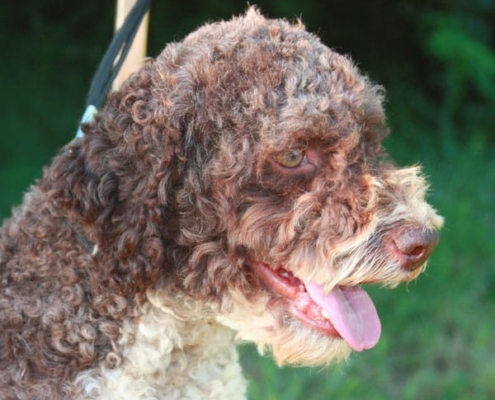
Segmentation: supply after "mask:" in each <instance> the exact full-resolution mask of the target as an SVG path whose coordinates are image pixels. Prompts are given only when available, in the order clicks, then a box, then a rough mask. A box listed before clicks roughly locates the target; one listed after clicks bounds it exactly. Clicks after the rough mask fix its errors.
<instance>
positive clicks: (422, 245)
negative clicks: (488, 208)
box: [0, 9, 442, 400]
mask: <svg viewBox="0 0 495 400" xmlns="http://www.w3.org/2000/svg"><path fill="white" fill-rule="evenodd" d="M382 92H383V91H382V89H381V87H379V86H375V85H373V84H372V83H371V82H370V81H369V80H368V79H367V78H366V77H364V76H363V75H361V74H360V73H359V72H358V70H357V69H356V67H355V66H354V65H353V63H352V62H351V61H350V60H349V59H348V58H347V57H343V56H341V55H339V54H336V53H335V52H333V51H332V50H330V49H328V48H327V47H325V46H324V45H323V44H322V43H321V42H320V41H319V40H318V38H317V37H315V36H314V35H312V34H310V33H307V32H306V31H305V29H304V27H303V26H302V24H301V23H298V24H294V25H292V24H289V23H288V22H286V21H283V20H267V19H265V18H264V17H263V16H261V15H260V14H259V13H258V12H257V11H256V10H255V9H251V10H249V11H248V12H247V14H246V16H243V17H240V18H235V19H233V20H231V21H229V22H220V23H215V24H211V25H206V26H204V27H202V28H200V29H199V30H197V31H196V32H194V33H192V34H191V35H189V36H188V37H186V38H185V39H184V40H183V41H182V42H180V43H172V44H170V45H168V46H167V47H166V48H165V50H164V51H163V52H162V53H161V54H160V55H159V56H158V58H156V59H155V60H150V61H149V62H147V64H146V65H145V66H144V67H143V68H142V70H141V71H140V72H138V73H137V74H135V75H134V76H132V77H131V78H130V79H129V80H128V81H127V82H126V83H125V84H124V85H123V87H122V89H121V90H119V91H117V92H115V93H112V94H111V95H110V96H109V99H108V102H107V104H106V106H105V107H104V109H103V110H102V111H101V113H99V114H98V115H97V116H96V118H95V120H94V121H93V122H92V123H90V124H87V125H85V126H84V132H85V137H84V138H83V139H78V140H76V141H74V142H72V143H70V144H69V145H67V146H66V147H65V148H63V149H62V151H61V153H60V154H59V155H58V156H57V157H56V158H55V159H54V161H53V163H52V165H51V166H50V167H48V168H46V170H45V171H44V175H43V177H42V178H41V179H40V180H39V181H38V182H37V184H36V185H35V186H33V187H32V189H31V190H30V191H29V193H27V194H26V196H25V200H24V204H23V205H22V206H21V207H19V208H17V209H15V210H14V213H13V216H12V217H11V218H10V219H9V220H7V221H6V223H5V225H4V226H3V228H2V231H1V239H0V293H1V295H0V398H1V399H2V400H11V399H30V400H32V399H105V400H111V399H133V400H135V399H229V400H231V399H242V398H244V396H245V386H246V383H245V381H244V378H243V377H242V374H241V369H240V366H239V364H238V356H237V352H236V348H235V342H236V341H249V342H254V343H255V344H256V345H257V347H258V348H259V350H260V351H261V352H263V351H269V352H271V353H272V354H273V356H274V358H275V359H276V361H277V363H279V364H283V363H293V364H302V365H321V364H329V363H331V362H334V361H336V360H339V359H342V358H344V357H346V356H347V355H348V353H349V352H350V351H351V349H354V350H356V351H361V350H364V349H367V348H371V347H372V346H374V345H375V344H376V343H377V341H378V339H379V336H380V331H381V327H380V321H379V319H378V316H377V313H376V310H375V308H374V306H373V303H372V301H371V300H370V298H369V297H368V295H367V294H366V292H365V291H364V290H363V289H361V285H362V284H366V283H379V284H385V285H391V286H393V285H397V284H398V283H400V282H403V281H409V280H412V279H414V278H415V277H417V276H418V274H419V273H420V272H421V271H422V269H423V268H424V265H425V263H426V260H427V258H428V256H429V255H430V253H431V251H432V249H433V248H434V247H435V245H436V243H437V241H438V235H437V229H438V228H439V227H440V226H441V224H442V219H441V217H439V216H438V215H437V214H436V213H435V211H434V210H433V209H432V208H431V207H430V206H429V205H428V204H427V203H426V202H425V201H424V197H425V192H426V184H425V181H424V179H423V178H422V177H421V175H420V173H419V171H418V168H407V169H398V168H396V167H395V166H394V165H393V164H392V163H391V162H388V161H386V156H385V154H384V150H383V148H382V146H381V140H382V139H383V137H384V136H385V135H386V134H387V131H388V130H387V127H386V124H385V117H384V112H383V107H382V100H383V93H382Z"/></svg>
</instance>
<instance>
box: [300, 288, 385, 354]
mask: <svg viewBox="0 0 495 400" xmlns="http://www.w3.org/2000/svg"><path fill="white" fill-rule="evenodd" d="M306 289H307V291H308V294H309V295H310V296H311V298H312V299H313V301H314V302H315V303H316V304H318V305H319V306H320V307H321V308H323V309H324V310H325V311H326V312H327V314H328V317H329V319H330V322H331V323H332V325H333V326H334V328H335V329H336V330H337V332H339V334H340V336H342V338H344V339H345V340H346V341H347V343H349V345H350V346H351V347H352V348H353V349H354V350H356V351H363V350H365V349H371V348H372V347H374V346H375V345H376V344H377V343H378V340H379V339H380V334H381V330H382V327H381V324H380V319H379V317H378V313H377V312H376V308H375V305H374V304H373V301H372V300H371V298H370V297H369V296H368V293H366V292H365V291H364V290H363V289H361V288H360V287H359V286H354V287H351V288H339V287H338V286H336V287H335V288H334V289H333V290H332V291H331V292H330V293H328V294H325V292H324V291H323V286H321V285H318V284H316V283H314V282H310V283H308V284H307V285H306Z"/></svg>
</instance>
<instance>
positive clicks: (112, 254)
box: [42, 63, 180, 294]
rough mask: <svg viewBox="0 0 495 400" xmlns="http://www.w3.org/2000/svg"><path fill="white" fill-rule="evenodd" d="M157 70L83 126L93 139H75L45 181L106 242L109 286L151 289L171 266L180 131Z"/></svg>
mask: <svg viewBox="0 0 495 400" xmlns="http://www.w3.org/2000/svg"><path fill="white" fill-rule="evenodd" d="M157 75H158V74H157V72H156V69H155V68H153V65H152V63H149V64H147V65H146V66H145V67H143V69H142V70H141V71H139V72H138V73H137V74H135V75H134V76H133V77H131V78H130V79H129V80H128V81H127V82H125V83H124V85H123V86H122V88H121V89H120V90H119V91H116V92H114V93H112V94H111V95H110V96H109V99H108V102H107V104H106V105H105V107H104V109H103V110H102V112H101V113H100V114H98V115H97V116H96V117H95V120H94V121H93V122H92V123H90V124H87V125H86V126H84V127H83V130H84V132H85V137H84V138H83V139H79V140H78V141H76V142H74V143H72V144H70V145H68V146H67V147H66V148H65V149H64V150H63V151H62V153H61V154H60V155H59V156H58V157H57V158H56V159H55V160H54V162H53V164H52V166H51V167H50V168H49V169H48V170H47V171H46V172H45V178H44V179H43V180H42V188H43V187H44V189H45V190H46V192H47V193H48V194H49V196H50V197H51V200H52V201H53V202H54V203H55V206H56V207H57V209H59V210H61V211H60V213H61V214H62V216H63V217H64V218H66V219H67V221H68V222H69V224H70V225H71V224H72V225H75V227H79V228H80V229H81V230H82V231H83V232H85V234H86V235H87V236H88V240H90V241H92V242H94V243H95V244H97V245H98V249H99V251H98V255H97V258H96V259H97V264H98V265H97V271H94V274H96V276H97V280H98V282H95V283H96V284H97V285H99V286H101V289H102V290H108V289H110V288H111V289H114V290H118V291H119V292H121V293H126V294H129V293H133V292H134V293H135V292H137V291H143V290H144V289H145V288H146V287H147V286H148V285H149V284H151V283H152V282H154V281H155V280H156V279H157V278H158V276H159V274H160V273H161V270H163V269H164V265H163V264H164V262H165V260H164V249H163V237H164V232H163V230H164V229H166V226H165V225H166V223H164V220H165V216H164V214H165V212H166V209H167V206H168V202H169V200H170V199H169V198H168V196H169V191H170V187H171V185H173V181H174V178H175V177H176V176H177V174H178V172H177V170H176V166H177V165H176V164H177V163H178V160H179V159H180V155H179V156H177V154H180V151H179V149H178V142H179V140H180V132H179V129H177V128H174V127H173V126H172V125H171V123H170V121H169V118H168V117H167V104H166V103H167V100H166V98H167V96H166V88H164V84H163V80H162V79H160V77H159V76H157ZM160 85H161V86H160ZM164 226H165V228H164ZM76 229H77V228H76ZM92 275H93V273H92Z"/></svg>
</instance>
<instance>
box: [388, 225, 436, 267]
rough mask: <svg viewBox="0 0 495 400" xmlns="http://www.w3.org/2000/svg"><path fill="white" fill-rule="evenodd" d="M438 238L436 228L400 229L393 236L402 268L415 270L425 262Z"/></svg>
mask: <svg viewBox="0 0 495 400" xmlns="http://www.w3.org/2000/svg"><path fill="white" fill-rule="evenodd" d="M438 240H439V238H438V232H437V231H436V230H434V229H423V228H412V229H407V230H399V231H396V232H395V235H393V237H392V243H393V247H394V250H395V253H396V257H398V258H399V260H400V262H401V265H402V268H404V269H407V270H409V271H414V270H416V269H418V268H419V267H420V266H421V265H423V264H424V263H425V261H426V260H427V259H428V257H429V256H430V254H431V252H432V251H433V249H434V248H435V247H436V245H437V244H438Z"/></svg>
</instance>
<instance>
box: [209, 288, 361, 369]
mask: <svg viewBox="0 0 495 400" xmlns="http://www.w3.org/2000/svg"><path fill="white" fill-rule="evenodd" d="M230 294H231V296H233V297H232V298H231V299H232V300H234V301H233V302H232V303H230V306H231V307H229V311H228V312H227V313H222V314H220V315H218V316H217V321H218V322H219V323H221V324H222V325H225V326H228V327H229V328H231V329H233V330H234V331H235V332H236V339H237V340H238V341H241V342H249V343H253V344H254V345H256V346H257V348H258V351H259V352H260V353H261V354H267V353H271V354H272V356H273V358H274V359H275V361H276V363H277V364H278V365H280V366H281V365H284V364H292V365H304V366H321V365H329V364H333V363H335V362H338V361H342V360H344V359H345V358H347V356H348V355H349V354H350V352H351V347H350V346H349V344H348V343H347V342H346V341H345V340H343V339H342V338H340V337H337V336H336V335H334V334H328V332H326V331H325V332H322V329H321V328H320V327H318V329H315V326H314V325H315V324H314V323H311V322H310V323H308V321H302V319H304V318H300V316H298V315H295V314H294V312H293V311H292V310H291V306H290V304H288V302H287V300H286V299H284V298H281V297H273V296H272V295H270V294H268V293H267V292H263V293H259V295H255V296H254V297H250V299H249V300H246V298H244V296H243V295H242V294H240V293H236V292H231V293H230ZM325 330H326V328H325Z"/></svg>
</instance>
